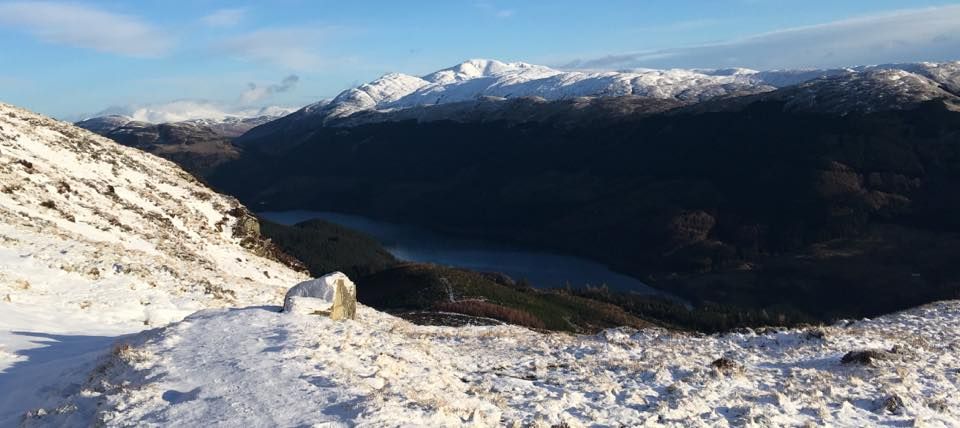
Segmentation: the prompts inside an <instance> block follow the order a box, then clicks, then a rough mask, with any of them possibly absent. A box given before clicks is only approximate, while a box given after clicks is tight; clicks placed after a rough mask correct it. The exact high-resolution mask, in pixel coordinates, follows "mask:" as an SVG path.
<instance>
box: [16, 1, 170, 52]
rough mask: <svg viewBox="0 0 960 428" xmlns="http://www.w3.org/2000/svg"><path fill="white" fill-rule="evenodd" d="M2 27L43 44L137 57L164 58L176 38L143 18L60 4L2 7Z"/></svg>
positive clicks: (41, 3)
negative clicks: (28, 36) (19, 31)
mask: <svg viewBox="0 0 960 428" xmlns="http://www.w3.org/2000/svg"><path fill="white" fill-rule="evenodd" d="M0 26H6V27H13V28H19V29H22V30H25V31H27V32H28V33H30V34H32V35H33V36H35V37H37V38H39V39H40V40H43V41H46V42H49V43H57V44H64V45H69V46H75V47H80V48H88V49H94V50H97V51H100V52H109V53H115V54H121V55H129V56H136V57H156V56H161V55H163V54H165V53H167V52H169V50H170V49H171V48H172V47H173V44H174V43H173V38H172V37H170V35H168V34H166V33H165V32H163V31H161V30H160V29H158V28H155V27H153V26H152V25H150V24H148V23H146V22H143V21H142V20H141V19H140V18H138V17H135V16H130V15H122V14H116V13H111V12H105V11H102V10H99V9H95V8H92V7H88V6H81V5H76V4H68V3H56V2H11V3H0Z"/></svg>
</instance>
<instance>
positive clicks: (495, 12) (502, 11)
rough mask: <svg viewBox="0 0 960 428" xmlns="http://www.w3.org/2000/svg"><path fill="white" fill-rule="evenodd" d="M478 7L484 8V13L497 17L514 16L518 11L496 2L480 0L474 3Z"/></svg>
mask: <svg viewBox="0 0 960 428" xmlns="http://www.w3.org/2000/svg"><path fill="white" fill-rule="evenodd" d="M473 5H474V6H475V7H476V8H477V9H480V10H482V11H483V12H484V13H486V14H488V15H490V16H494V17H496V18H501V19H506V18H513V17H514V15H516V14H517V11H515V10H513V9H506V8H501V7H498V6H497V5H496V4H493V3H491V2H487V1H480V2H476V3H474V4H473Z"/></svg>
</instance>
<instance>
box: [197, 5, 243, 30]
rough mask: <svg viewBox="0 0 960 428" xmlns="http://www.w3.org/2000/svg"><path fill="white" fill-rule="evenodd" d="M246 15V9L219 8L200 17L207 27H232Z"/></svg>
mask: <svg viewBox="0 0 960 428" xmlns="http://www.w3.org/2000/svg"><path fill="white" fill-rule="evenodd" d="M246 15H247V10H246V9H220V10H217V11H215V12H213V13H211V14H209V15H207V16H204V17H203V18H201V19H200V21H202V22H203V23H204V24H206V25H207V26H209V27H234V26H236V25H237V24H240V22H242V21H243V19H244V18H245V17H246Z"/></svg>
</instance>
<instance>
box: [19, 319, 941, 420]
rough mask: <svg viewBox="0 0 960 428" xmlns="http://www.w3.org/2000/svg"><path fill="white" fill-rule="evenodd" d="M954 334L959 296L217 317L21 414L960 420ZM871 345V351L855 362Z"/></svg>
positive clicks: (133, 343)
mask: <svg viewBox="0 0 960 428" xmlns="http://www.w3.org/2000/svg"><path fill="white" fill-rule="evenodd" d="M224 332H229V333H228V334H224ZM958 332H960V303H957V302H944V303H937V304H932V305H929V306H926V307H923V308H919V309H916V310H912V311H908V312H905V313H901V314H895V315H890V316H886V317H883V318H879V319H875V320H864V321H858V322H853V323H842V324H840V325H836V326H832V327H825V328H810V329H804V330H770V331H765V332H759V333H755V332H752V331H748V332H744V333H738V334H728V335H718V336H698V335H690V334H683V333H675V332H667V331H662V330H644V331H631V330H608V331H605V332H603V333H601V334H599V335H597V336H572V335H562V334H541V333H536V332H532V331H529V330H525V329H522V328H518V327H509V326H495V327H464V328H452V327H423V326H415V325H411V324H409V323H407V322H405V321H403V320H400V319H398V318H393V317H391V316H388V315H385V314H382V313H378V312H376V311H373V310H371V309H368V308H360V313H359V319H358V320H357V321H345V322H335V321H331V320H330V319H328V318H326V317H318V316H310V315H298V314H285V313H279V312H276V309H270V308H247V309H240V310H208V311H204V312H200V313H197V314H195V315H192V316H190V317H188V318H187V319H186V320H184V321H183V322H181V323H178V324H174V325H171V326H170V327H167V328H164V329H161V330H157V331H151V332H147V333H144V334H142V335H139V336H136V337H130V338H128V339H126V340H125V341H124V344H123V345H120V346H118V347H117V348H115V350H114V352H113V353H112V354H111V355H109V356H106V357H104V358H103V359H102V360H101V361H100V364H99V366H98V367H97V368H96V369H95V370H94V371H93V372H92V374H91V375H90V377H89V380H88V381H87V382H86V383H85V384H83V385H81V386H79V387H78V388H77V390H76V391H75V392H73V393H72V394H70V395H69V396H68V397H67V398H66V399H64V400H62V401H60V402H58V403H56V404H55V405H52V406H50V407H49V408H46V409H43V410H36V411H34V412H32V413H31V417H30V418H28V419H27V423H26V424H25V425H27V426H34V425H36V426H42V425H46V424H60V423H68V422H73V423H82V424H86V423H87V422H88V421H90V420H93V421H96V423H97V424H103V425H105V426H130V425H147V426H159V425H167V426H198V425H207V424H209V423H211V422H212V421H218V422H219V423H224V424H227V425H231V426H461V425H468V426H543V427H547V426H557V424H561V423H566V424H567V426H573V427H577V426H677V427H680V426H760V427H767V426H880V425H885V426H931V427H933V426H940V427H946V426H957V425H958V424H960V390H958V386H960V368H958V364H960V357H958V355H960V342H958V339H960V333H958ZM859 350H876V351H875V353H874V355H875V356H876V359H875V360H874V361H872V362H871V363H870V364H866V365H864V364H859V363H856V362H853V363H847V364H844V363H842V360H843V359H844V356H845V355H846V353H848V352H850V351H859ZM721 357H723V358H726V359H725V360H721V361H720V362H717V360H718V359H720V358H721ZM864 361H865V360H864Z"/></svg>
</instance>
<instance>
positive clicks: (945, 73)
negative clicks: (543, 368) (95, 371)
mask: <svg viewBox="0 0 960 428" xmlns="http://www.w3.org/2000/svg"><path fill="white" fill-rule="evenodd" d="M878 70H899V71H902V72H905V73H908V74H913V75H917V76H921V77H924V78H927V79H930V80H931V81H933V82H935V83H936V84H937V85H942V86H943V87H945V88H946V89H948V90H953V91H956V90H957V88H958V87H960V62H952V63H941V64H938V63H916V64H886V65H878V66H864V67H854V68H845V69H830V70H773V71H755V70H749V69H739V68H738V69H721V70H681V69H673V70H628V71H603V72H581V71H560V70H555V69H552V68H549V67H544V66H539V65H532V64H526V63H522V62H515V63H504V62H500V61H494V60H470V61H467V62H464V63H462V64H459V65H456V66H454V67H451V68H447V69H444V70H440V71H438V72H435V73H431V74H428V75H426V76H422V77H416V76H410V75H406V74H400V73H392V74H388V75H385V76H383V77H381V78H379V79H377V80H374V81H373V82H370V83H366V84H363V85H360V86H359V87H357V88H352V89H349V90H346V91H344V92H342V93H341V94H340V95H338V96H337V97H336V98H334V99H333V100H332V101H330V102H323V103H319V104H316V105H312V106H308V107H306V108H305V112H308V113H314V114H321V115H324V116H326V117H330V118H339V117H345V116H349V115H351V114H353V113H356V112H359V111H365V110H391V109H403V108H410V107H418V106H429V105H436V104H446V103H456V102H462V101H470V100H476V99H478V98H480V97H504V98H517V97H542V98H544V99H546V100H558V99H569V98H575V97H584V96H589V97H612V96H623V95H635V96H644V97H651V98H657V99H676V100H680V101H685V102H699V101H704V100H708V99H713V98H717V97H723V96H733V95H746V94H753V93H762V92H769V91H773V90H775V89H777V88H783V87H787V86H792V85H796V84H800V83H803V82H807V81H811V80H814V79H818V78H822V77H830V76H844V75H851V74H858V73H864V72H872V71H878Z"/></svg>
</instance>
